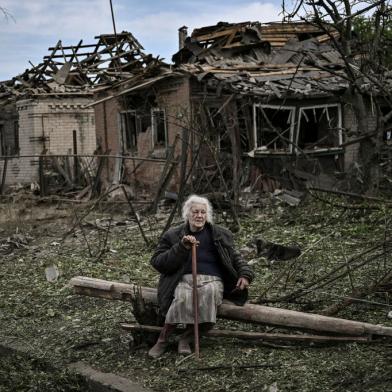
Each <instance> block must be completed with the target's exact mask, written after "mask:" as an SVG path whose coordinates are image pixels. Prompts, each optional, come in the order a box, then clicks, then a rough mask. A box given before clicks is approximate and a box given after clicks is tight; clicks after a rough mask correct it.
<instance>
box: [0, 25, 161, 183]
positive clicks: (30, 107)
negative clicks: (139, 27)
mask: <svg viewBox="0 0 392 392" xmlns="http://www.w3.org/2000/svg"><path fill="white" fill-rule="evenodd" d="M95 39H96V42H94V43H92V44H83V41H80V42H79V43H78V44H77V45H69V46H67V45H63V44H62V42H61V41H59V42H58V43H57V45H56V46H54V47H51V48H49V51H50V52H49V54H48V55H47V56H45V57H44V59H43V61H42V63H40V64H39V65H36V66H33V65H32V67H31V68H29V69H27V70H26V71H25V72H24V73H22V74H21V75H18V76H16V77H14V78H13V79H12V80H9V81H4V82H1V83H0V146H1V154H0V155H1V156H2V158H3V159H2V160H1V161H0V169H1V172H2V173H4V174H3V175H2V178H3V184H2V185H4V183H5V184H16V183H21V184H23V183H34V182H38V181H39V178H40V171H41V174H43V173H45V174H46V178H47V179H50V177H51V176H58V175H59V174H60V177H61V179H62V180H64V179H66V180H67V183H68V185H69V187H71V188H72V186H73V185H74V184H75V183H76V182H77V180H78V178H77V177H78V176H80V170H81V168H85V171H86V172H87V173H90V174H91V175H95V172H94V170H95V168H94V166H96V162H95V161H94V159H93V158H94V157H93V154H94V153H96V148H97V144H96V133H95V113H94V109H93V108H92V107H89V106H88V105H89V104H90V103H91V102H92V101H93V97H94V93H95V92H97V91H99V90H100V89H102V88H105V87H107V86H111V85H113V84H115V83H117V82H119V81H121V80H122V79H126V78H129V77H131V76H133V75H135V73H137V72H139V71H140V70H141V69H143V68H144V67H145V66H146V64H148V63H149V62H151V61H153V59H152V57H151V56H148V55H145V54H144V53H143V51H142V49H143V48H142V46H141V45H140V44H139V43H138V41H137V40H136V39H135V38H134V37H133V35H132V34H131V33H128V32H122V33H120V34H116V35H114V34H103V35H100V36H97V37H95ZM40 156H41V162H40V158H39V157H40ZM42 157H44V158H45V159H42ZM40 185H41V184H40Z"/></svg>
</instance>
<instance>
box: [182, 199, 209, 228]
mask: <svg viewBox="0 0 392 392" xmlns="http://www.w3.org/2000/svg"><path fill="white" fill-rule="evenodd" d="M193 204H204V205H205V206H206V211H207V217H206V221H207V222H209V223H213V218H212V205H211V203H210V201H209V200H208V199H207V198H206V197H202V196H197V195H190V196H189V197H188V198H187V199H186V200H185V202H184V204H183V206H182V218H183V219H184V222H188V221H189V213H190V210H191V207H192V205H193Z"/></svg>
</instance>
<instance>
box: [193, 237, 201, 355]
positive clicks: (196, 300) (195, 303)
mask: <svg viewBox="0 0 392 392" xmlns="http://www.w3.org/2000/svg"><path fill="white" fill-rule="evenodd" d="M192 281H193V282H192V283H193V291H192V294H193V316H194V325H193V326H194V335H195V358H196V359H197V360H198V359H199V357H200V348H199V297H198V295H197V263H196V244H192Z"/></svg>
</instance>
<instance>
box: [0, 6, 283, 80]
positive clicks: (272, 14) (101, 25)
mask: <svg viewBox="0 0 392 392" xmlns="http://www.w3.org/2000/svg"><path fill="white" fill-rule="evenodd" d="M274 1H277V0H272V1H271V2H270V3H262V2H261V1H251V2H249V1H247V0H242V1H241V0H236V1H234V0H226V1H225V3H224V5H222V2H221V1H218V0H197V1H196V0H188V1H179V0H165V1H162V0H160V1H158V0H148V1H145V2H143V3H141V4H140V3H139V2H136V0H114V1H113V5H114V12H115V19H116V25H117V31H122V30H127V31H130V32H131V33H132V34H134V36H135V37H136V38H137V39H138V40H139V42H140V43H141V44H142V45H143V46H144V48H145V49H146V51H147V52H150V53H152V54H153V55H160V56H161V57H164V58H166V60H167V61H170V59H171V56H172V54H174V53H175V52H176V51H177V50H178V28H179V27H181V26H183V25H186V26H188V27H189V30H188V31H189V32H191V31H192V30H193V29H194V28H197V27H202V26H207V25H214V24H216V23H217V22H220V21H225V22H243V21H261V22H268V21H274V20H278V19H279V12H280V6H279V5H277V4H274ZM0 2H1V6H2V7H4V8H6V9H7V10H8V11H9V12H10V13H11V15H12V16H13V17H14V18H15V22H14V21H13V20H11V19H9V20H8V22H7V21H6V20H5V19H1V18H0V59H1V60H0V80H3V79H6V78H10V77H12V76H15V75H17V74H18V73H20V72H23V70H24V69H25V68H27V67H29V64H28V60H31V61H32V62H33V63H34V64H37V63H39V62H41V61H42V58H43V56H45V55H46V54H47V48H48V47H50V46H54V45H55V44H56V43H57V41H58V40H60V39H61V41H62V43H63V45H76V44H77V43H78V42H79V40H80V39H83V42H84V43H93V42H94V37H95V36H96V35H99V34H108V33H111V32H112V31H113V26H112V20H111V13H110V3H109V1H108V0H68V1H63V0H34V1H32V0H18V1H15V0H0Z"/></svg>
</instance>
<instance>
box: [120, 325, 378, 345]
mask: <svg viewBox="0 0 392 392" xmlns="http://www.w3.org/2000/svg"><path fill="white" fill-rule="evenodd" d="M120 325H121V328H122V329H124V330H126V331H146V332H153V333H159V332H160V331H161V329H162V328H161V327H157V326H154V325H141V324H127V323H122V324H120ZM178 332H179V333H183V332H184V329H178ZM205 335H206V336H212V337H220V338H236V339H244V340H264V341H275V342H276V341H289V342H311V343H348V342H361V343H364V342H370V341H371V338H370V337H369V336H323V335H309V334H306V335H300V334H297V335H294V334H284V333H268V332H248V331H231V330H225V329H211V330H209V331H208V332H206V334H205Z"/></svg>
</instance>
